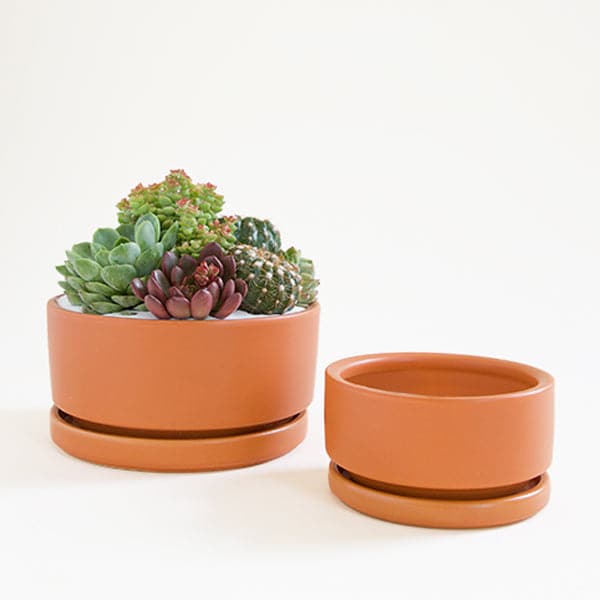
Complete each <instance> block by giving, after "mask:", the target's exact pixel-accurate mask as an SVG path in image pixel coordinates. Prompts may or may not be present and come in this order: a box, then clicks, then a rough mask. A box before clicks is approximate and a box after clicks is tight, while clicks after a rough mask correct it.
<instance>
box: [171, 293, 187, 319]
mask: <svg viewBox="0 0 600 600" xmlns="http://www.w3.org/2000/svg"><path fill="white" fill-rule="evenodd" d="M165 308H166V309H167V311H169V314H170V315H171V316H172V317H175V318H176V319H189V318H190V317H191V316H192V308H191V304H190V301H189V300H188V299H187V298H183V297H182V296H171V297H170V298H168V299H167V301H166V303H165Z"/></svg>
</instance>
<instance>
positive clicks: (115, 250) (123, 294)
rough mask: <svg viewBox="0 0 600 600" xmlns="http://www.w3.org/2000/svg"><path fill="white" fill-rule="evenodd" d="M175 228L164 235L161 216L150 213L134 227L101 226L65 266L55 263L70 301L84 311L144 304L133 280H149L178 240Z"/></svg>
mask: <svg viewBox="0 0 600 600" xmlns="http://www.w3.org/2000/svg"><path fill="white" fill-rule="evenodd" d="M177 228H178V225H177V223H173V224H172V225H171V226H170V227H169V229H168V230H167V231H166V232H165V233H164V235H163V236H162V237H161V227H160V223H159V220H158V218H157V217H156V216H155V215H153V214H151V213H149V214H145V215H143V216H141V217H140V218H139V219H138V220H137V222H136V223H135V225H130V224H126V225H121V226H119V227H117V228H116V229H110V228H102V229H97V230H96V231H95V233H94V235H93V238H92V241H91V242H82V243H79V244H75V245H74V246H73V247H72V248H71V250H67V252H66V254H67V260H66V261H65V263H64V265H60V266H58V267H56V270H57V271H58V272H59V273H60V274H61V275H63V277H64V278H65V279H64V281H60V282H59V285H60V286H61V287H62V288H63V289H64V291H65V294H66V296H67V297H68V298H69V300H70V302H71V304H74V305H75V306H83V310H84V312H89V313H96V314H106V313H112V312H119V311H122V310H125V309H131V308H140V306H138V305H140V300H139V299H138V298H137V297H136V296H135V295H134V294H133V293H132V292H131V290H130V287H129V284H130V283H131V281H132V279H134V278H135V277H140V278H146V277H147V276H148V274H149V273H151V272H152V270H153V269H154V268H155V267H156V266H157V265H158V264H159V263H160V260H161V257H162V255H163V254H164V251H165V250H168V249H170V248H172V247H173V245H174V244H175V241H176V239H177ZM143 307H144V306H143V304H142V305H141V308H143Z"/></svg>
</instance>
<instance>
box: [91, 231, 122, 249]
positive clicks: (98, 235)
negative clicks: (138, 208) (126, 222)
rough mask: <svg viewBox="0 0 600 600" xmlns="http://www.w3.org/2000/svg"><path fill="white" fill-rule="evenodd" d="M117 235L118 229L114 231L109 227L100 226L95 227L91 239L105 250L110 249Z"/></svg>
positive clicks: (117, 237)
mask: <svg viewBox="0 0 600 600" xmlns="http://www.w3.org/2000/svg"><path fill="white" fill-rule="evenodd" d="M119 237H120V235H119V232H118V231H115V230H114V229H111V228H110V227H102V228H100V229H96V231H95V232H94V235H93V237H92V240H93V242H94V243H95V244H99V245H100V246H103V247H104V248H106V249H107V250H112V249H113V247H114V245H115V242H116V241H117V240H118V239H119Z"/></svg>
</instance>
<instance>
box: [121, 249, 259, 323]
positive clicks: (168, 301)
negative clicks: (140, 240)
mask: <svg viewBox="0 0 600 600" xmlns="http://www.w3.org/2000/svg"><path fill="white" fill-rule="evenodd" d="M131 289H132V291H133V293H134V294H135V295H136V296H137V297H138V298H140V300H143V301H144V304H145V305H146V308H147V309H148V310H149V311H150V312H151V313H152V314H153V315H154V316H155V317H157V318H159V319H169V318H171V317H173V318H175V319H189V318H193V319H206V317H208V315H212V316H213V317H216V318H217V319H224V318H225V317H228V316H229V315H230V314H231V313H233V312H235V311H236V310H237V309H238V308H239V307H240V305H241V303H242V300H243V299H244V297H245V296H246V294H247V292H248V285H247V283H246V282H245V281H244V280H243V279H240V278H237V277H236V264H235V259H234V258H233V256H231V255H228V254H225V252H224V251H223V248H221V246H219V244H217V243H216V242H212V243H210V244H207V245H206V246H205V247H204V248H203V249H202V251H201V252H200V254H199V256H198V258H193V257H192V256H190V255H188V254H184V255H183V256H182V257H181V258H179V257H178V256H177V254H175V252H166V253H165V254H164V255H163V257H162V260H161V265H160V269H155V270H154V271H152V273H151V274H150V277H149V278H148V280H147V281H146V282H145V283H144V282H143V281H142V280H141V279H139V278H136V279H134V280H133V281H132V282H131Z"/></svg>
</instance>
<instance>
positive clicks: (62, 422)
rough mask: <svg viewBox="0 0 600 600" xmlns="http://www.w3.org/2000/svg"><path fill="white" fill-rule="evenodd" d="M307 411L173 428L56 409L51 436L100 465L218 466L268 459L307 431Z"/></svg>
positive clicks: (195, 468)
mask: <svg viewBox="0 0 600 600" xmlns="http://www.w3.org/2000/svg"><path fill="white" fill-rule="evenodd" d="M307 421H308V419H307V415H306V411H304V412H302V413H300V414H298V415H296V416H294V417H292V418H290V419H285V420H283V421H278V422H276V423H272V424H268V425H263V426H258V427H250V428H244V429H237V430H224V431H210V432H200V431H199V432H192V431H186V432H172V433H170V432H167V431H151V430H134V429H126V428H120V427H107V426H104V425H99V424H94V423H91V422H89V421H83V420H80V419H75V418H73V417H70V416H69V415H68V414H66V413H64V412H62V411H60V410H59V409H57V408H56V407H55V406H54V407H52V409H51V410H50V435H51V437H52V439H53V441H54V442H55V443H56V444H57V445H58V446H60V448H62V449H63V450H64V451H65V452H67V453H68V454H71V455H73V456H76V457H77V458H81V459H83V460H87V461H90V462H94V463H97V464H100V465H106V466H111V467H120V468H124V469H140V470H147V471H172V472H173V471H214V470H221V469H235V468H239V467H245V466H250V465H255V464H258V463H262V462H266V461H269V460H272V459H274V458H277V457H279V456H282V455H283V454H286V453H287V452H290V451H291V450H293V449H294V448H295V447H296V446H298V444H300V442H301V441H302V440H303V439H304V437H305V436H306V429H307Z"/></svg>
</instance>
